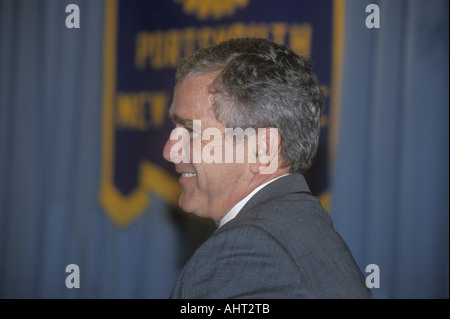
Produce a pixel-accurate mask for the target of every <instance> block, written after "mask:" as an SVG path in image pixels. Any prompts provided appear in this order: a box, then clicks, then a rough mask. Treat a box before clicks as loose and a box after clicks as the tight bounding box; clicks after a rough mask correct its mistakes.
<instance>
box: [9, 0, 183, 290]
mask: <svg viewBox="0 0 450 319" xmlns="http://www.w3.org/2000/svg"><path fill="white" fill-rule="evenodd" d="M70 3H75V4H77V5H78V6H79V8H80V26H81V27H80V28H79V29H67V28H66V25H65V20H66V17H67V16H68V14H69V13H66V12H65V8H66V6H67V5H68V4H70ZM103 21H104V2H103V1H90V0H83V1H81V0H80V1H73V0H72V1H58V0H39V1H17V0H1V1H0V297H4V298H5V297H6V298H166V297H167V296H168V295H169V293H170V289H171V287H172V284H173V282H174V280H175V278H176V276H177V275H178V272H179V271H180V266H181V262H182V261H181V260H180V258H179V256H180V248H179V245H178V240H179V239H178V233H177V231H176V228H175V226H174V224H173V223H172V222H171V220H170V217H169V216H170V214H169V213H168V208H167V207H166V205H165V204H164V202H162V201H161V200H160V199H159V198H157V197H155V198H152V208H151V211H148V212H146V213H144V214H143V216H142V217H141V218H140V220H139V222H138V223H135V224H133V225H132V226H131V227H129V228H126V229H121V228H118V227H117V226H115V225H114V224H113V223H111V221H110V220H108V217H107V216H106V214H105V213H104V212H103V211H102V210H101V208H100V206H99V204H98V192H99V181H100V176H99V174H100V167H99V166H100V158H101V156H100V155H101V154H100V150H101V147H100V145H101V144H100V143H101V123H102V121H101V119H102V89H103V79H102V74H103V70H102V68H103V30H104V27H103ZM72 263H73V264H77V265H78V266H79V268H80V288H79V289H75V288H73V289H68V288H66V285H65V279H66V276H68V275H69V273H66V272H65V269H66V266H67V265H68V264H72Z"/></svg>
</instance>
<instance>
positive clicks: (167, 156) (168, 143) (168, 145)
mask: <svg viewBox="0 0 450 319" xmlns="http://www.w3.org/2000/svg"><path fill="white" fill-rule="evenodd" d="M175 142H176V141H172V140H171V139H170V137H169V138H168V139H167V141H166V144H165V145H164V150H163V157H164V159H165V160H166V161H169V162H172V160H171V159H170V150H171V148H172V146H173V144H174V143H175Z"/></svg>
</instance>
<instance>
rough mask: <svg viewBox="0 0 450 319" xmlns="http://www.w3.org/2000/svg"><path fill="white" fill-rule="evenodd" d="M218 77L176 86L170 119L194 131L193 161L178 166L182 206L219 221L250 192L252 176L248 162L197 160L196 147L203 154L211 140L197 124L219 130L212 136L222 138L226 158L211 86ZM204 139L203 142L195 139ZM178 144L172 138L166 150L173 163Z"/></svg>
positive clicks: (191, 79) (190, 79)
mask: <svg viewBox="0 0 450 319" xmlns="http://www.w3.org/2000/svg"><path fill="white" fill-rule="evenodd" d="M214 77H215V74H214V73H210V74H205V75H194V76H191V77H188V78H186V79H184V80H183V81H182V82H180V83H178V84H177V86H176V87H175V91H174V97H173V102H172V105H171V107H170V110H169V116H170V117H171V118H172V120H173V121H174V123H175V125H176V127H182V128H185V129H187V130H188V131H189V132H191V134H190V135H191V136H190V154H191V156H190V161H189V162H187V163H185V162H180V163H178V164H176V165H175V168H176V171H177V172H178V173H180V174H181V176H180V178H179V183H180V186H181V189H182V194H181V197H180V200H179V204H180V207H181V208H182V209H183V210H184V211H186V212H192V213H195V214H196V215H198V216H201V217H208V218H212V219H213V220H215V221H216V222H219V221H220V219H221V218H222V217H223V216H224V215H225V214H226V213H227V212H228V211H229V210H230V209H231V208H232V207H233V206H234V205H235V204H236V203H237V202H239V201H240V200H241V199H242V198H244V197H245V196H246V195H247V194H248V193H250V191H251V189H250V185H249V183H250V180H251V176H252V175H251V173H250V172H249V167H248V164H246V163H224V162H223V161H222V162H221V163H215V162H212V163H210V164H208V163H205V162H204V160H203V158H202V159H201V161H200V163H197V161H193V144H194V143H196V142H197V143H198V144H199V145H201V150H202V151H203V149H204V147H205V145H207V144H208V143H210V140H203V139H201V132H194V134H193V133H192V129H193V121H194V120H200V121H201V130H202V132H203V131H204V130H205V129H207V128H217V129H218V130H219V131H220V132H221V133H222V134H221V136H214V137H211V140H213V139H214V140H216V138H217V140H219V139H222V141H223V143H222V154H223V156H225V155H224V154H225V146H224V144H225V139H224V132H225V125H224V124H223V123H220V122H219V121H217V119H216V118H215V116H214V113H213V110H212V98H211V94H210V93H209V92H208V87H209V85H210V84H211V82H212V80H213V79H214ZM195 139H200V141H198V140H195ZM176 142H177V141H173V140H170V139H168V140H167V142H166V145H165V147H164V158H165V159H166V160H168V161H173V158H171V154H170V151H171V148H172V147H173V145H174V144H175V143H176Z"/></svg>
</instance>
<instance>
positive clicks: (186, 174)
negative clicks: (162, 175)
mask: <svg viewBox="0 0 450 319" xmlns="http://www.w3.org/2000/svg"><path fill="white" fill-rule="evenodd" d="M195 176H197V174H195V173H182V174H181V177H195Z"/></svg>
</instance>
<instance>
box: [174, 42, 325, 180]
mask: <svg viewBox="0 0 450 319" xmlns="http://www.w3.org/2000/svg"><path fill="white" fill-rule="evenodd" d="M210 72H218V75H217V77H216V78H215V80H214V81H213V83H212V84H211V87H210V88H209V89H210V92H211V93H212V94H213V96H214V104H213V110H214V113H215V116H216V118H217V120H218V121H220V122H222V123H224V124H225V125H226V127H230V128H237V127H240V128H243V129H245V128H254V129H255V130H257V128H268V127H274V128H277V129H278V132H279V133H280V136H281V151H280V152H281V156H282V161H283V164H284V166H287V167H289V171H290V172H292V173H301V174H304V173H306V171H307V170H308V169H309V167H310V166H311V164H312V162H313V160H314V157H315V155H316V151H317V146H318V143H319V135H320V116H321V110H322V104H323V94H322V92H321V90H320V87H319V83H318V80H317V77H316V75H315V74H314V72H313V70H312V66H311V63H310V62H309V60H308V59H306V58H304V57H300V56H298V55H296V54H295V53H294V52H293V51H292V50H290V49H289V48H288V47H287V46H285V45H279V44H276V43H274V42H272V41H269V40H266V39H260V38H240V39H231V40H228V41H225V42H221V43H219V44H217V45H214V46H210V47H207V48H202V49H200V50H198V51H196V52H194V53H193V54H192V55H191V56H189V57H187V58H185V59H183V60H182V61H181V63H180V65H179V66H178V69H177V75H176V79H177V81H178V82H181V81H182V80H183V79H185V78H187V77H190V76H193V75H200V74H206V73H210Z"/></svg>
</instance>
